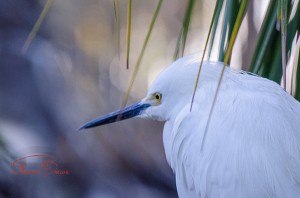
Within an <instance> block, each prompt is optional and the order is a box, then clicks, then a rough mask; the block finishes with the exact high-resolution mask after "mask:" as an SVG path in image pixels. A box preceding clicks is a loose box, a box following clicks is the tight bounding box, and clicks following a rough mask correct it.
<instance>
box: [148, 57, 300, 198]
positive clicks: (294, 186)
mask: <svg viewBox="0 0 300 198" xmlns="http://www.w3.org/2000/svg"><path fill="white" fill-rule="evenodd" d="M222 65H223V64H222V63H213V62H205V63H204V65H203V69H202V72H201V76H200V82H199V85H198V89H197V94H196V98H195V102H194V105H193V110H192V112H190V111H189V110H190V102H191V96H192V94H193V88H194V83H195V78H196V74H197V70H198V67H199V61H198V60H197V59H196V58H195V57H194V56H188V57H185V58H183V59H180V60H178V61H176V62H175V63H173V64H172V65H171V66H170V67H169V68H167V69H166V70H165V71H164V72H163V73H162V74H160V76H159V77H158V78H157V79H156V81H155V82H154V84H153V86H152V87H151V88H150V90H149V93H148V94H152V93H155V92H160V93H162V103H161V105H159V106H155V107H151V108H149V110H147V111H146V112H145V114H147V116H148V117H155V118H159V119H162V120H165V121H166V123H165V127H164V132H163V141H164V147H165V152H166V157H167V160H168V163H169V164H170V166H171V167H172V169H173V171H174V172H175V174H176V185H177V189H178V194H179V197H184V198H185V197H188V198H192V197H209V198H214V197H226V198H228V197H242V198H247V197H255V198H259V197H300V103H299V102H298V101H296V100H295V99H294V98H293V97H291V96H290V95H288V94H287V93H286V92H285V91H283V89H282V88H281V87H280V86H279V85H278V84H276V83H275V82H272V81H270V80H267V79H264V78H261V77H258V76H255V75H250V74H248V73H246V72H239V71H234V70H231V69H230V68H229V67H227V68H226V70H225V73H224V78H223V81H222V85H221V89H220V92H219V95H218V100H217V103H216V106H215V109H214V112H213V115H212V119H211V122H210V126H209V129H208V133H207V137H206V140H205V144H204V147H203V151H202V152H201V142H202V138H203V133H204V129H205V126H206V123H207V119H208V114H209V110H210V108H211V104H212V100H213V97H214V94H215V90H216V86H217V81H218V79H219V75H220V71H221V68H222Z"/></svg>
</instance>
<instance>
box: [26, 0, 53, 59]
mask: <svg viewBox="0 0 300 198" xmlns="http://www.w3.org/2000/svg"><path fill="white" fill-rule="evenodd" d="M53 2H54V0H48V1H47V2H46V4H45V6H44V9H43V11H42V12H41V14H40V16H39V18H38V19H37V21H36V22H35V24H34V26H33V28H32V30H31V31H30V33H29V35H28V37H27V38H26V41H25V43H24V45H23V47H22V50H21V52H22V54H25V53H26V52H27V50H28V48H29V46H30V44H31V43H32V41H33V39H34V37H35V36H36V33H37V32H38V30H39V29H40V27H41V24H42V23H43V21H44V19H45V17H46V16H47V14H48V12H49V10H50V8H51V7H52V5H53Z"/></svg>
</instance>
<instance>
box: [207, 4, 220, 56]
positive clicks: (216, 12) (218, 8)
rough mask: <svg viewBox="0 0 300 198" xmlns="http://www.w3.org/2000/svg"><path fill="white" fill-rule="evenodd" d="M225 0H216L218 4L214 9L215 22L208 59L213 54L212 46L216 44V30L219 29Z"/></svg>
mask: <svg viewBox="0 0 300 198" xmlns="http://www.w3.org/2000/svg"><path fill="white" fill-rule="evenodd" d="M223 2H224V1H223V0H217V2H216V6H215V10H214V15H215V18H214V20H213V21H214V22H213V27H212V30H211V35H212V36H211V39H210V44H209V48H208V60H209V59H210V56H211V52H212V48H213V44H214V40H215V36H216V31H217V27H218V23H219V19H220V14H221V11H222V7H223Z"/></svg>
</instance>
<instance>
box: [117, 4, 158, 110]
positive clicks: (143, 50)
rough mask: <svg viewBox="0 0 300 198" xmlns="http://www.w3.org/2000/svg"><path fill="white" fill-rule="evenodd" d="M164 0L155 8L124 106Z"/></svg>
mask: <svg viewBox="0 0 300 198" xmlns="http://www.w3.org/2000/svg"><path fill="white" fill-rule="evenodd" d="M162 2H163V0H159V1H158V4H157V6H156V9H155V12H154V15H153V17H152V20H151V23H150V26H149V29H148V32H147V35H146V38H145V40H144V43H143V47H142V50H141V52H140V55H139V57H138V60H137V62H136V64H135V67H134V70H133V73H132V75H131V78H130V81H129V84H128V87H127V91H126V93H125V96H124V100H123V103H122V108H123V107H125V105H126V103H127V101H128V98H129V94H130V91H131V89H132V85H133V83H134V80H135V77H136V75H137V73H138V71H139V68H140V64H141V62H142V58H143V55H144V52H145V49H146V46H147V44H148V41H149V38H150V35H151V32H152V29H153V27H154V24H155V21H156V19H157V16H158V13H159V10H160V8H161V4H162Z"/></svg>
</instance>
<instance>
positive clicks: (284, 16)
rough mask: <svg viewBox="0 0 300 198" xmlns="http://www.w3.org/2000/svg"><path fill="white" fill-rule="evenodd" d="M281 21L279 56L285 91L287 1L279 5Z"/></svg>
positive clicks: (282, 0)
mask: <svg viewBox="0 0 300 198" xmlns="http://www.w3.org/2000/svg"><path fill="white" fill-rule="evenodd" d="M280 19H281V20H280V21H281V26H280V27H281V56H282V77H283V89H284V90H286V29H287V0H281V3H280Z"/></svg>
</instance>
